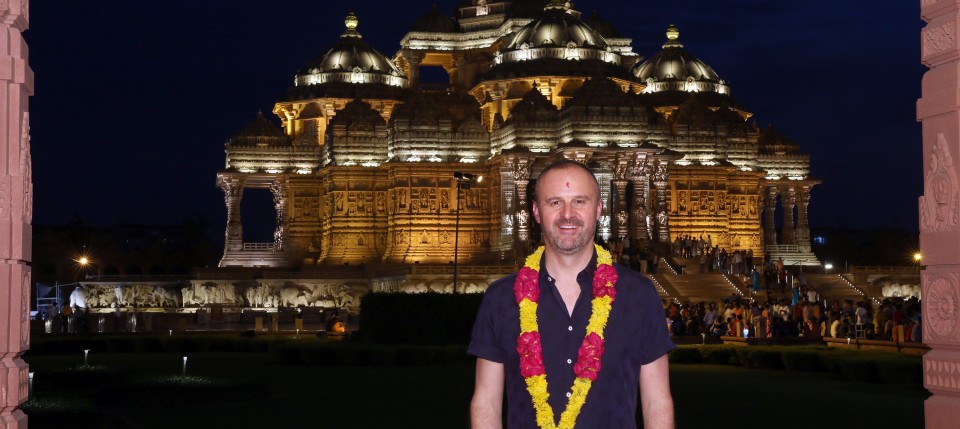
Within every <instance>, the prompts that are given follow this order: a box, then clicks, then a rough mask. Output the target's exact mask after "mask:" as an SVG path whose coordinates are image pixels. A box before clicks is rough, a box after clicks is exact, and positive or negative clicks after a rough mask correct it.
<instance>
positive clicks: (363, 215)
mask: <svg viewBox="0 0 960 429" xmlns="http://www.w3.org/2000/svg"><path fill="white" fill-rule="evenodd" d="M361 22H362V21H361V20H360V19H358V17H357V16H355V15H354V14H352V13H351V14H350V15H348V16H347V17H346V19H345V21H344V24H345V28H344V32H343V34H342V35H341V36H340V38H339V40H332V41H331V46H330V47H329V48H328V49H326V50H325V51H322V53H321V54H320V55H319V56H318V57H317V58H316V59H315V60H313V61H312V62H310V63H308V64H306V65H305V66H304V67H303V68H302V69H301V70H299V71H297V73H296V77H295V79H294V81H293V82H292V86H291V87H290V89H289V91H288V92H287V94H286V96H285V97H284V98H283V99H282V100H280V101H278V102H277V103H276V104H275V106H274V108H273V112H272V113H273V114H274V115H275V116H276V118H266V117H264V115H263V114H258V115H257V116H256V117H255V118H254V119H253V121H252V122H250V123H249V124H248V125H247V126H245V127H243V128H242V129H241V130H240V131H239V132H238V133H237V134H236V135H234V136H232V137H230V138H229V139H228V140H227V141H226V144H225V149H226V150H225V152H226V163H225V165H224V168H223V169H222V170H220V171H219V172H218V173H217V184H218V186H219V187H220V188H221V189H222V190H223V193H224V199H225V203H226V207H227V219H228V221H227V228H226V234H225V246H224V254H223V258H222V260H221V261H220V266H221V267H282V268H290V269H305V268H307V267H309V266H315V265H319V266H333V265H360V264H364V265H365V266H368V267H370V266H391V265H399V264H404V265H413V264H416V265H420V266H421V267H423V266H430V265H435V266H441V265H442V266H448V265H449V264H451V263H453V262H454V259H455V258H456V259H457V262H458V263H459V264H462V265H464V266H471V265H474V266H480V265H483V266H495V265H513V264H515V263H516V262H517V261H518V259H519V258H521V257H522V256H523V255H525V254H526V253H527V252H528V251H529V250H530V249H531V247H532V246H533V245H534V244H536V243H537V242H538V241H539V231H538V228H536V227H535V225H534V222H533V217H532V215H531V213H530V206H531V199H532V190H533V186H534V184H535V182H536V180H537V177H538V175H539V173H540V171H541V170H542V169H543V167H544V166H546V165H548V164H549V163H551V162H552V161H554V160H557V159H560V158H567V159H573V160H577V161H579V162H583V163H584V164H586V165H588V166H589V167H591V168H592V169H593V170H594V171H595V172H596V175H597V177H598V179H599V182H600V185H601V198H602V200H603V215H602V218H601V221H600V226H599V228H598V235H599V237H598V238H600V239H603V240H610V239H630V241H631V242H633V243H638V244H643V245H646V246H648V247H651V248H666V246H667V244H668V243H670V242H671V241H673V240H674V239H676V237H678V236H683V235H692V236H704V237H705V236H707V235H710V236H711V237H712V242H713V243H714V244H717V245H719V246H720V247H722V248H726V249H728V250H735V249H744V250H746V249H751V250H752V251H753V253H754V254H757V255H767V256H768V257H772V258H783V259H784V261H785V262H786V263H787V264H790V265H814V264H818V261H817V259H816V257H815V256H814V255H813V253H812V252H811V249H810V232H809V231H810V229H809V226H808V219H807V212H808V208H809V204H810V195H811V190H812V188H813V187H814V186H815V185H817V184H819V183H820V181H819V180H817V179H815V178H812V177H810V175H809V172H810V168H809V166H810V159H809V156H808V155H805V154H803V153H802V152H801V151H800V148H799V146H798V145H797V144H795V143H794V142H792V141H791V140H790V139H789V138H787V137H786V136H784V135H783V134H781V133H780V132H778V131H777V130H776V129H774V128H772V127H769V128H767V129H761V128H758V127H757V126H756V125H755V124H754V123H753V122H752V121H751V120H750V118H751V116H752V115H753V114H752V113H751V112H750V111H749V110H747V107H745V106H742V105H740V104H739V103H738V102H737V101H736V100H735V99H734V98H733V96H732V88H731V86H730V85H729V84H728V83H727V82H726V81H725V80H723V79H722V78H721V77H720V76H719V75H718V74H717V72H715V71H714V70H713V69H712V68H711V67H710V66H709V65H707V64H706V63H704V62H702V61H700V60H699V59H697V58H696V57H694V56H693V55H691V54H690V53H689V52H688V51H687V48H686V46H685V44H684V43H683V42H682V38H681V37H680V36H681V33H680V31H679V29H678V28H677V27H675V26H673V25H670V26H669V27H668V28H667V30H666V38H665V41H664V43H663V46H662V49H661V50H660V51H659V52H655V53H652V54H653V55H652V56H651V57H649V59H644V58H643V57H642V56H641V55H639V54H638V53H636V52H634V51H633V48H632V46H631V43H632V41H631V40H630V39H628V38H625V37H623V36H621V34H620V33H619V32H618V30H617V29H616V28H614V27H613V25H611V24H610V23H609V22H608V21H605V20H604V19H603V18H601V17H600V16H599V15H598V14H596V13H594V14H593V15H592V16H589V17H587V18H584V17H583V16H582V15H581V12H580V11H578V10H577V9H576V8H575V7H574V5H573V4H572V2H569V1H567V2H562V1H556V0H551V1H548V2H544V1H543V0H539V1H536V0H518V1H513V2H510V1H494V0H490V1H485V0H468V1H464V2H462V3H461V6H459V7H458V9H457V10H456V13H455V16H453V17H450V16H446V15H445V14H443V13H442V12H441V11H439V10H438V9H437V8H436V7H435V6H434V7H433V8H432V9H431V10H429V11H428V12H426V13H425V14H424V15H423V16H421V17H420V18H419V19H417V20H416V22H414V23H413V25H412V26H411V28H410V31H409V32H408V33H407V34H406V35H404V36H403V38H402V39H401V41H400V45H401V48H400V50H399V51H398V52H397V53H395V54H394V55H393V57H387V56H385V55H383V54H382V53H380V52H378V51H377V50H376V49H374V48H373V47H371V46H370V45H369V44H367V43H366V42H365V41H364V39H363V36H362V34H361V30H363V27H362V25H361ZM684 42H685V41H684ZM690 44H691V46H693V45H695V42H694V41H690ZM431 67H432V68H442V70H443V73H441V74H445V75H446V76H447V77H448V78H449V79H448V81H447V82H445V83H442V84H436V83H424V82H421V81H420V76H421V72H422V71H423V70H424V69H425V68H431ZM280 72H283V71H282V70H281V71H280ZM433 74H437V73H433ZM277 119H279V121H277ZM278 124H279V125H278ZM481 177H482V178H483V180H479V179H480V178H481ZM257 188H260V189H269V191H270V192H271V193H272V196H273V204H274V207H273V208H274V210H275V213H276V221H275V230H274V235H273V241H272V242H266V243H264V242H249V241H247V240H245V239H244V231H243V223H242V220H241V219H242V213H241V209H240V207H241V200H242V198H243V195H244V190H246V189H257Z"/></svg>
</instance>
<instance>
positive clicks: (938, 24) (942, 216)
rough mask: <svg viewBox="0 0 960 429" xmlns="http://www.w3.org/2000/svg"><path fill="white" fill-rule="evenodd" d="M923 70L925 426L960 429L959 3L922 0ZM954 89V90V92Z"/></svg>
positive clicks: (919, 114)
mask: <svg viewBox="0 0 960 429" xmlns="http://www.w3.org/2000/svg"><path fill="white" fill-rule="evenodd" d="M920 5H921V8H920V11H921V17H922V18H923V20H924V21H925V22H926V26H925V27H924V29H923V30H922V31H921V35H920V42H921V61H922V62H923V64H924V65H926V66H927V67H929V68H930V69H929V70H928V71H927V72H926V73H924V76H923V81H922V84H921V87H922V97H921V98H920V100H918V101H917V119H918V120H920V121H921V122H922V123H923V177H924V186H923V188H924V189H923V196H921V197H920V199H919V211H920V251H921V253H922V254H923V264H924V265H925V266H926V268H925V269H924V270H923V271H922V272H921V288H922V293H923V300H922V305H923V308H922V313H923V325H924V326H923V341H924V342H925V343H926V344H927V345H928V346H930V348H931V350H930V352H928V353H927V354H926V355H924V357H923V371H924V382H923V384H924V387H926V388H927V390H929V391H930V392H931V393H933V395H932V396H931V397H930V398H928V399H927V400H926V402H925V403H924V415H925V419H926V427H927V428H956V427H960V423H958V420H957V418H956V416H957V410H958V409H960V315H958V311H960V182H958V180H957V178H958V176H960V170H958V167H960V164H958V156H960V108H958V106H957V101H956V94H957V91H958V90H960V75H958V73H960V71H958V69H960V49H958V47H957V22H958V18H960V17H958V8H960V1H958V0H922V1H921V3H920ZM950 94H954V96H951V95H950Z"/></svg>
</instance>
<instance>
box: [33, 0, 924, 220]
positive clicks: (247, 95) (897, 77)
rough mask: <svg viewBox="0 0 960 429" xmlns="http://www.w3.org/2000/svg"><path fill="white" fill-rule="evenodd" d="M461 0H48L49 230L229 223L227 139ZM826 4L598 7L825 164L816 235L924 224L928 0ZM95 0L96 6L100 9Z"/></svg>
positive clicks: (41, 178) (40, 108) (748, 0)
mask: <svg viewBox="0 0 960 429" xmlns="http://www.w3.org/2000/svg"><path fill="white" fill-rule="evenodd" d="M457 2H458V1H457V0H439V1H433V0H408V1H386V0H364V1H361V2H349V3H348V2H330V1H316V0H313V1H289V2H275V1H265V0H256V1H253V0H251V1H233V0H230V1H227V0H204V1H196V2H186V1H178V0H172V1H150V0H137V1H125V0H112V1H102V2H94V3H90V2H67V1H57V2H51V1H36V2H33V3H32V5H31V6H32V7H31V10H30V11H31V28H30V30H29V31H28V32H27V33H26V38H27V41H28V43H29V44H30V63H31V66H32V67H33V70H34V72H35V73H36V94H35V96H34V97H33V98H32V99H31V110H32V114H31V121H32V144H33V161H34V172H35V173H34V174H35V175H34V180H35V195H36V203H35V223H39V224H44V223H62V222H66V221H68V220H70V219H72V218H75V217H79V218H82V219H87V220H90V221H92V222H93V223H95V224H103V225H106V224H112V223H116V222H129V223H148V224H166V223H178V222H180V221H181V220H182V219H184V218H186V217H196V216H200V217H202V218H205V219H206V220H208V221H209V222H211V223H212V224H213V225H214V228H215V229H217V230H220V231H222V225H223V223H224V222H225V209H224V208H223V197H222V194H221V193H220V191H219V190H218V189H217V188H216V187H215V183H214V182H215V175H216V171H217V169H218V168H221V167H222V166H223V163H224V156H223V142H224V140H225V139H226V138H227V137H229V136H230V135H232V134H233V133H235V132H236V131H237V130H238V129H240V128H241V127H242V126H243V125H244V124H245V123H246V122H248V121H249V120H251V119H252V118H253V117H254V116H255V115H256V113H257V111H258V110H263V111H264V112H265V113H269V112H270V111H271V110H272V106H273V103H274V102H275V101H277V100H278V98H280V97H281V96H282V95H283V94H284V92H285V91H286V89H287V88H288V87H289V86H290V84H291V83H292V81H293V77H294V73H295V72H296V70H297V69H299V68H300V67H302V66H304V65H305V64H306V63H307V62H308V61H309V60H310V59H312V58H313V57H315V56H317V55H319V54H321V53H322V52H324V51H325V50H326V48H327V47H329V45H330V44H332V43H333V42H334V41H335V40H336V39H337V37H338V36H339V34H340V33H341V32H342V30H343V17H344V15H345V13H346V12H347V11H348V9H349V8H353V10H355V12H356V13H357V15H358V17H359V19H360V26H359V28H358V30H359V31H360V32H361V33H362V34H363V35H364V37H365V39H366V40H367V41H368V42H370V43H371V44H372V45H373V46H375V47H376V48H377V49H379V50H380V51H381V52H383V53H384V54H386V55H387V56H392V55H393V53H394V52H395V51H396V50H397V48H398V47H399V41H400V39H401V38H402V37H403V35H404V34H405V33H406V31H407V30H408V29H409V27H410V25H411V24H412V23H413V22H414V21H415V19H416V18H417V17H418V16H420V15H422V14H423V13H425V12H426V11H427V10H429V8H430V6H431V5H432V4H437V5H438V6H439V7H440V9H441V10H442V11H444V12H446V13H448V14H452V12H453V9H454V6H455V5H456V3H457ZM854 3H855V4H858V5H859V4H864V3H863V2H835V1H825V0H812V1H807V2H784V1H770V0H741V1H736V2H710V1H702V0H674V1H670V2H643V1H640V2H638V1H616V2H615V1H599V0H594V1H588V0H581V1H579V2H577V3H576V6H577V8H578V9H580V10H582V11H583V12H584V14H585V16H588V15H589V14H590V12H591V11H592V10H597V11H598V12H599V13H600V15H601V16H603V17H604V18H606V19H608V20H610V21H612V22H613V23H614V24H615V26H616V27H617V28H618V30H619V31H620V32H621V33H622V34H623V35H624V36H626V37H630V38H632V39H633V46H634V51H636V52H637V53H639V54H640V55H643V56H644V57H646V58H649V57H652V56H653V55H654V54H656V53H657V52H658V51H659V49H660V45H661V44H662V43H663V41H664V30H665V29H666V27H667V25H669V24H671V23H675V24H677V25H678V26H679V28H680V32H681V35H680V40H681V41H682V42H683V43H684V44H685V46H686V48H687V50H688V52H690V53H692V54H693V55H695V56H697V57H699V58H700V59H702V60H703V61H705V62H706V63H708V64H710V65H711V66H712V67H713V68H714V70H716V72H717V73H718V74H719V75H720V76H721V77H722V78H723V79H725V80H726V81H727V82H728V84H729V85H730V86H731V88H732V93H733V96H734V97H735V98H736V99H737V100H738V101H739V102H740V103H741V104H742V105H744V106H745V107H747V108H748V109H749V110H751V111H753V112H754V113H755V114H756V116H755V117H756V118H757V121H758V123H759V124H761V125H762V126H766V125H767V124H773V125H774V126H775V127H777V128H778V129H780V130H781V131H783V132H784V133H786V134H787V135H788V136H789V137H791V138H792V139H793V140H794V141H796V142H797V143H799V144H800V145H801V147H802V148H803V151H804V152H805V153H808V154H810V155H811V157H812V170H813V175H814V176H816V177H819V178H821V179H823V181H824V183H823V184H822V185H820V186H818V187H817V188H815V189H814V193H813V199H812V204H811V209H810V212H811V213H810V222H811V225H812V226H813V227H815V228H816V227H845V228H872V227H886V226H898V227H905V228H910V229H916V228H917V227H916V225H917V197H918V196H919V195H920V193H921V192H922V179H921V175H922V174H921V166H922V165H921V155H920V154H921V140H920V139H921V137H920V127H919V125H918V124H917V123H916V120H915V116H916V115H915V102H916V99H917V98H918V97H919V95H920V76H921V74H922V72H923V71H924V68H923V67H922V66H921V65H920V63H919V56H920V53H919V31H920V28H921V27H922V22H921V21H920V19H919V5H918V2H915V1H897V2H870V3H869V6H868V7H867V8H866V9H865V10H859V8H860V6H855V5H853V4H854ZM91 5H95V6H91Z"/></svg>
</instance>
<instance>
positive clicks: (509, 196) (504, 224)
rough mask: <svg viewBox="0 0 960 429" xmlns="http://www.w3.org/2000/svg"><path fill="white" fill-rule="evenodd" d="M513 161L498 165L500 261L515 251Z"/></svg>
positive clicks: (508, 257)
mask: <svg viewBox="0 0 960 429" xmlns="http://www.w3.org/2000/svg"><path fill="white" fill-rule="evenodd" d="M513 165H514V164H513V161H512V160H509V161H505V162H504V163H503V164H501V165H500V207H501V209H500V210H501V212H500V219H501V224H500V240H499V247H498V249H499V251H500V259H501V260H504V261H506V260H508V259H510V257H511V254H512V253H513V252H512V251H513V250H515V247H516V246H515V244H516V243H515V241H514V240H515V238H514V237H515V236H514V232H515V228H514V221H515V220H516V217H517V211H516V205H514V196H515V195H516V185H515V184H514V167H513Z"/></svg>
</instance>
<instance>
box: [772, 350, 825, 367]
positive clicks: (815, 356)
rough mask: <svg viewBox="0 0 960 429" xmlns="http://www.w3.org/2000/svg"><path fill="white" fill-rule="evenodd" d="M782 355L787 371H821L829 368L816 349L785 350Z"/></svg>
mask: <svg viewBox="0 0 960 429" xmlns="http://www.w3.org/2000/svg"><path fill="white" fill-rule="evenodd" d="M780 357H781V359H782V360H783V368H784V369H786V370H787V371H805V372H820V371H824V370H826V369H827V367H826V365H824V364H823V361H821V360H820V354H819V353H817V352H816V351H811V350H783V351H782V352H781V353H780Z"/></svg>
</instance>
